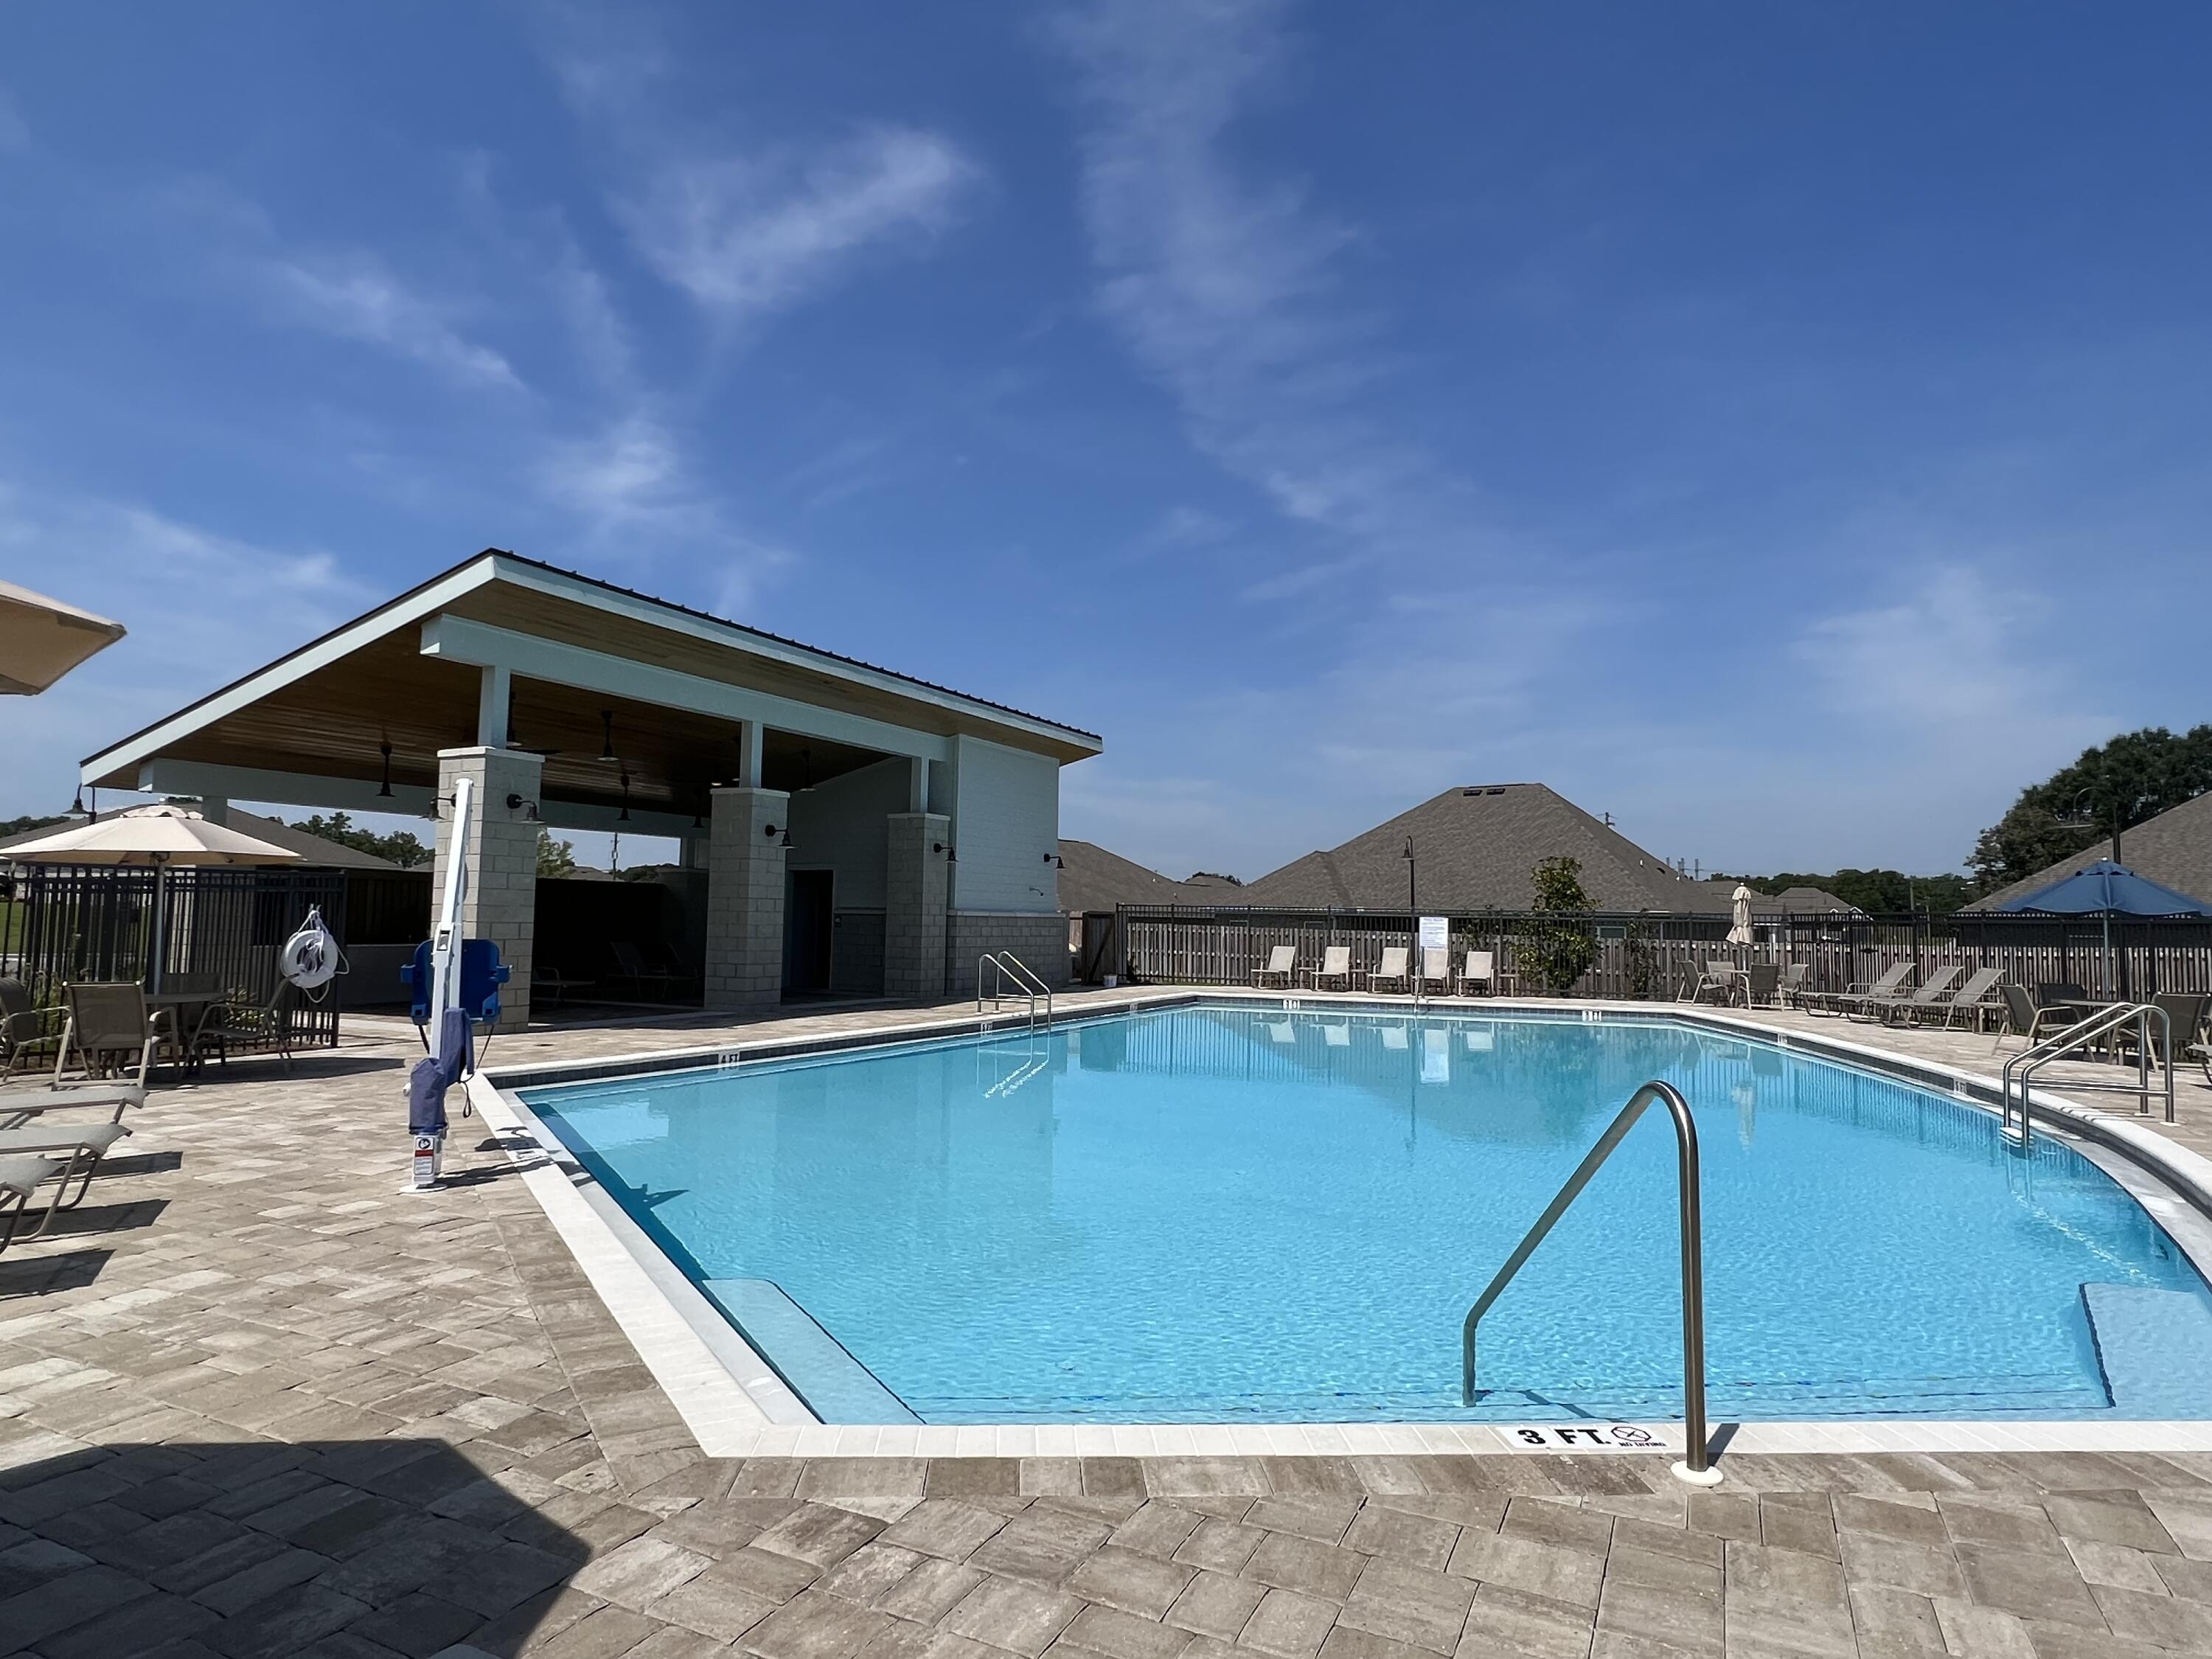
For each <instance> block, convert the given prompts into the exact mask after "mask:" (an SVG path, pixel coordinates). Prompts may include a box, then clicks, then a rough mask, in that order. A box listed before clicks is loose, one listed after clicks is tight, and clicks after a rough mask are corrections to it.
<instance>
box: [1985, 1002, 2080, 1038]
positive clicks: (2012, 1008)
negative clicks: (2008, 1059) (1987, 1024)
mask: <svg viewBox="0 0 2212 1659" xmlns="http://www.w3.org/2000/svg"><path fill="white" fill-rule="evenodd" d="M1997 1000H1998V1001H1999V1003H2000V1004H2001V1005H2002V1007H2003V1009H2004V1018H2003V1019H2002V1020H2000V1021H1999V1022H1998V1023H1997V1035H1996V1041H1995V1042H1992V1043H1990V1053H1991V1054H1995V1053H1996V1051H1997V1050H1998V1049H2000V1048H2003V1047H2004V1040H2005V1039H2006V1038H2007V1037H2008V1036H2017V1037H2024V1038H2026V1039H2027V1047H2029V1048H2033V1047H2035V1045H2036V1044H2037V1043H2039V1042H2042V1041H2043V1039H2044V1038H2045V1037H2046V1036H2049V1035H2050V1034H2051V1032H2053V1031H2056V1030H2060V1029H2061V1028H2062V1027H2064V1026H2068V1025H2071V1024H2074V1023H2075V1021H2076V1020H2078V1019H2080V1018H2081V1015H2080V1014H2079V1013H2078V1012H2075V1010H2073V1009H2071V1008H2049V1007H2045V1008H2039V1007H2037V1006H2036V1005H2035V999H2034V998H2033V997H2031V996H2030V995H2028V994H2027V987H2026V986H2024V985H2000V986H1998V987H1997Z"/></svg>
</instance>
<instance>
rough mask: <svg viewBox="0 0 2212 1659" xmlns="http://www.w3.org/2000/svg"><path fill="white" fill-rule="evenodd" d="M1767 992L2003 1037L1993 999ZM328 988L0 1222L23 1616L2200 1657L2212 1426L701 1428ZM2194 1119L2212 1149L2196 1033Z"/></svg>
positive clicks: (13, 1522) (17, 1584)
mask: <svg viewBox="0 0 2212 1659" xmlns="http://www.w3.org/2000/svg"><path fill="white" fill-rule="evenodd" d="M1086 1000H1101V999H1100V998H1099V997H1098V995H1097V994H1074V995H1071V996H1067V997H1063V998H1062V999H1061V1006H1063V1007H1066V1006H1081V1005H1082V1004H1083V1003H1084V1002H1085V1001H1086ZM962 1007H963V1005H957V1004H955V1005H945V1006H943V1007H940V1008H936V1009H905V1010H884V1009H871V1010H866V1011H857V1012H827V1013H819V1014H813V1015H808V1016H804V1017H787V1018H778V1019H775V1020H774V1021H773V1022H762V1023H754V1024H747V1025H743V1026H738V1025H728V1024H719V1023H714V1022H710V1021H707V1020H702V1019H694V1020H690V1021H688V1022H683V1023H680V1024H663V1025H653V1026H644V1027H635V1026H634V1027H629V1028H623V1029H607V1028H584V1027H579V1028H571V1029H564V1030H532V1031H530V1032H526V1033H521V1034H518V1035H514V1036H501V1037H500V1038H498V1039H496V1040H495V1042H494V1043H493V1044H492V1048H491V1052H490V1054H489V1057H488V1058H489V1064H490V1065H491V1066H494V1067H500V1066H514V1065H519V1064H525V1063H529V1062H532V1061H538V1060H568V1059H574V1058H579V1057H586V1056H593V1055H605V1054H634V1053H641V1052H646V1051H650V1050H656V1049H665V1048H699V1047H714V1046H718V1045H719V1044H721V1043H723V1042H742V1041H756V1040H759V1039H760V1038H762V1037H763V1036H769V1035H771V1034H773V1035H774V1036H779V1037H781V1036H787V1035H793V1036H795V1035H804V1034H809V1033H813V1032H818V1031H824V1030H849V1029H854V1028H858V1027H862V1026H866V1027H878V1026H882V1025H885V1024H894V1023H908V1022H919V1021H924V1020H929V1019H933V1018H943V1017H944V1016H945V1014H946V1013H948V1012H959V1011H960V1010H961V1008H962ZM1756 1018H1759V1020H1760V1021H1761V1022H1762V1023H1767V1024H1774V1025H1777V1026H1784V1027H1789V1026H1798V1027H1803V1028H1807V1029H1810V1030H1815V1031H1818V1032H1820V1034H1823V1035H1829V1036H1847V1037H1850V1038H1854V1039H1856V1040H1859V1041H1865V1042H1877V1043H1881V1044H1884V1045H1886V1046H1888V1047H1891V1048H1895V1049H1897V1050H1898V1051H1899V1052H1903V1053H1907V1054H1917V1055H1919V1056H1921V1057H1923V1058H1929V1059H1935V1060H1943V1061H1945V1062H1947V1063H1950V1064H1956V1065H1963V1066H1971V1067H1972V1068H1973V1069H1975V1070H1978V1071H1983V1072H1987V1071H1990V1070H1992V1069H1994V1068H1993V1066H1992V1065H1991V1064H1990V1058H1989V1051H1990V1040H1989V1039H1988V1038H1987V1037H1986V1036H1984V1037H1979V1038H1977V1037H1974V1036H1972V1035H1971V1034H1967V1033H1952V1034H1943V1033H1936V1032H1927V1033H1905V1034H1887V1033H1882V1032H1880V1031H1879V1030H1876V1029H1875V1028H1869V1027H1863V1026H1846V1025H1844V1023H1843V1022H1840V1021H1833V1020H1814V1019H1811V1018H1808V1017H1805V1016H1800V1015H1793V1014H1761V1015H1759V1016H1757V1017H1756ZM348 1026H349V1031H348V1036H347V1037H346V1039H345V1041H344V1042H343V1046H342V1047H341V1048H339V1049H338V1050H337V1052H336V1053H328V1052H325V1053H324V1054H318V1055H314V1056H311V1057H307V1058H304V1059H303V1060H301V1062H300V1064H299V1066H298V1067H297V1069H296V1071H295V1073H294V1074H293V1075H291V1076H289V1077H286V1076H285V1075H283V1073H281V1072H280V1071H279V1070H278V1069H277V1068H276V1066H274V1065H273V1064H270V1063H266V1062H255V1063H250V1064H249V1063H240V1065H238V1066H234V1067H233V1068H232V1070H231V1071H230V1073H228V1076H226V1075H224V1074H222V1073H210V1075H209V1076H207V1077H206V1078H204V1079H200V1080H197V1081H196V1082H193V1083H191V1084H188V1085H184V1086H180V1087H175V1088H168V1089H162V1090H160V1091H157V1092H156V1093H155V1096H154V1097H153V1100H152V1102H151V1103H150V1104H149V1106H148V1108H147V1109H145V1110H143V1112H138V1113H134V1114H133V1115H131V1120H130V1121H131V1125H132V1127H134V1129H135V1130H136V1133H135V1134H134V1135H133V1136H132V1138H131V1140H130V1142H129V1143H128V1145H127V1148H126V1149H125V1154H124V1155H122V1156H119V1157H118V1158H115V1159H112V1160H111V1161H110V1164H109V1165H108V1166H107V1169H108V1172H106V1173H104V1174H103V1175H102V1176H101V1177H100V1180H99V1181H98V1182H96V1183H95V1186H94V1194H93V1198H92V1200H88V1202H87V1204H86V1206H84V1207H83V1208H82V1210H80V1211H78V1212H73V1213H72V1214H71V1215H70V1216H68V1217H65V1218H64V1223H65V1225H58V1226H57V1229H56V1231H55V1233H54V1235H53V1236H52V1237H48V1238H45V1239H41V1240H39V1241H36V1242H33V1243H28V1244H20V1245H18V1246H16V1247H15V1249H11V1250H10V1251H9V1252H8V1254H7V1255H5V1256H0V1655H6V1654H16V1653H21V1654H30V1655H35V1656H42V1659H94V1656H97V1659H106V1656H133V1659H135V1656H140V1655H156V1654H158V1655H161V1656H164V1659H197V1656H205V1655H209V1654H221V1655H227V1656H231V1659H248V1656H261V1655H267V1656H290V1655H317V1656H324V1655H327V1656H332V1659H339V1656H345V1659H384V1656H388V1655H393V1654H400V1655H407V1656H417V1659H419V1656H428V1655H435V1654H441V1653H443V1654H450V1655H455V1656H463V1659H465V1656H470V1655H472V1654H492V1655H501V1656H505V1655H513V1654H520V1653H543V1654H546V1655H550V1656H558V1659H615V1656H624V1655H628V1656H635V1659H690V1656H695V1655H706V1654H718V1653H730V1652H737V1653H750V1654H755V1655H758V1656H763V1659H837V1656H848V1655H868V1656H877V1655H881V1656H886V1659H889V1656H898V1659H906V1656H928V1659H1004V1656H1006V1654H1009V1653H1011V1654H1017V1655H1022V1656H1029V1659H1035V1656H1037V1655H1041V1654H1044V1653H1047V1652H1052V1653H1057V1654H1061V1655H1066V1656H1092V1659H1095V1656H1103V1659H1176V1656H1182V1659H1210V1656H1214V1655H1222V1654H1228V1653H1232V1652H1247V1653H1252V1654H1264V1655H1268V1656H1272V1659H1305V1656H1309V1655H1313V1654H1316V1653H1318V1654H1321V1655H1322V1656H1324V1659H1417V1656H1423V1655H1437V1654H1444V1655H1452V1656H1455V1659H1456V1656H1466V1659H1475V1656H1483V1659H1487V1656H1516V1659H1517V1656H1524V1655H1525V1656H1552V1655H1560V1656H1583V1655H1597V1656H1614V1659H1668V1656H1676V1655H1729V1656H1766V1655H1804V1656H1824V1655H1839V1656H1848V1655H1853V1654H1857V1655H1862V1656H1867V1659H1875V1656H1891V1655H1899V1656H1908V1655H1942V1654H1951V1655H1958V1656H1983V1655H1990V1656H2015V1655H2017V1656H2037V1659H2059V1656H2081V1659H2089V1656H2096V1659H2129V1656H2139V1655H2148V1654H2154V1653H2172V1652H2180V1653H2196V1654H2212V1455H2206V1454H2197V1453H2190V1452H2167V1453H2148V1452H2138V1453H2106V1454H2093V1453H2011V1454H1967V1455H1951V1454H1945V1455H1886V1456H1818V1455H1790V1456H1770V1455H1758V1456H1754V1455H1740V1454H1739V1455H1726V1456H1724V1457H1723V1468H1724V1469H1725V1472H1726V1474H1727V1476H1728V1480H1727V1482H1726V1484H1725V1485H1724V1486H1722V1487H1721V1488H1719V1489H1718V1490H1717V1491H1714V1492H1691V1491H1689V1490H1688V1489H1687V1488H1686V1487H1684V1486H1681V1485H1680V1483H1679V1482H1677V1481H1676V1480H1674V1479H1673V1478H1672V1476H1671V1475H1669V1474H1668V1471H1667V1467H1666V1463H1665V1461H1664V1460H1663V1459H1661V1458H1656V1457H1650V1456H1642V1455H1621V1454H1601V1455H1563V1454H1535V1455H1514V1456H1508V1455H1498V1456H1484V1457H1477V1456H1466V1457H1446V1456H1306V1457H1251V1458H1200V1457H1149V1458H1126V1457H1098V1458H1060V1457H1023V1458H1012V1457H1009V1458H933V1459H922V1458H905V1457H884V1458H867V1457H839V1458H831V1459H821V1460H814V1461H806V1460H795V1459H781V1458H753V1459H748V1460H743V1461H733V1460H726V1459H714V1458H709V1457H707V1456H706V1455H703V1454H702V1452H701V1451H700V1450H699V1449H698V1447H697V1445H696V1443H695V1442H694V1441H693V1440H692V1438H691V1437H690V1431H688V1430H687V1429H686V1427H685V1426H684V1421H683V1419H681V1418H680V1417H679V1416H678V1413H677V1412H676V1410H675V1408H674V1407H673V1406H671V1403H670V1402H669V1401H668V1400H667V1398H666V1397H665V1395H663V1394H662V1393H661V1391H660V1389H659V1387H658V1386H657V1385H656V1384H655V1383H654V1381H653V1376H652V1374H651V1373H650V1372H649V1371H648V1370H647V1369H646V1367H645V1366H644V1365H643V1364H641V1361H640V1360H639V1358H638V1357H637V1355H636V1353H635V1352H634V1351H633V1350H632V1349H631V1347H630V1346H629V1341H628V1340H627V1338H625V1337H624V1335H623V1333H622V1330H621V1328H619V1327H618V1326H617V1324H616V1322H615V1321H614V1319H613V1318H612V1316H611V1315H610V1314H609V1313H608V1312H607V1310H606V1309H605V1307H604V1306H603V1305H602V1304H601V1303H600V1301H599V1297H597V1295H596V1294H595V1293H594V1292H593V1291H592V1288H591V1286H590V1285H589V1284H588V1283H587V1281H586V1279H585V1278H584V1275H583V1273H582V1272H581V1271H580V1268H579V1267H577V1266H576V1264H575V1262H574V1259H573V1258H572V1256H571V1255H570V1254H569V1252H568V1248H567V1247H566V1245H565V1244H564V1243H562V1240H561V1239H560V1238H559V1237H557V1236H556V1233H555V1232H554V1231H553V1229H552V1227H551V1225H550V1224H549V1223H548V1221H547V1220H546V1218H545V1217H544V1213H543V1212H542V1211H541V1210H540V1209H539V1207H538V1204H537V1202H536V1200H534V1199H533V1198H532V1196H531V1194H530V1193H529V1192H528V1191H527V1189H526V1188H525V1186H524V1184H523V1182H522V1181H521V1180H520V1178H519V1177H518V1175H517V1169H518V1165H517V1164H515V1163H514V1162H513V1160H512V1159H511V1158H509V1157H508V1155H507V1152H505V1151H504V1150H503V1149H501V1148H500V1147H499V1146H496V1144H492V1143H486V1142H483V1141H482V1139H481V1137H480V1135H479V1134H478V1133H477V1130H478V1127H479V1126H478V1124H477V1121H475V1120H460V1121H457V1123H456V1126H455V1129H456V1133H455V1135H454V1137H453V1140H452V1141H451V1142H450V1143H449V1145H450V1146H451V1147H452V1149H453V1151H452V1152H451V1153H450V1155H449V1159H448V1166H447V1167H448V1176H449V1181H448V1184H447V1186H446V1187H445V1188H442V1189H441V1190H439V1191H437V1192H435V1193H428V1194H410V1193H406V1192H404V1191H402V1189H401V1188H402V1186H403V1182H404V1168H403V1166H404V1163H405V1145H406V1144H405V1140H404V1135H402V1134H401V1133H398V1127H399V1125H400V1124H401V1122H402V1121H403V1112H404V1107H403V1104H402V1102H401V1096H400V1085H401V1079H402V1077H403V1074H404V1067H405V1066H406V1065H407V1064H408V1063H409V1062H410V1061H411V1060H412V1059H413V1058H414V1057H415V1055H416V1053H417V1052H419V1051H418V1050H417V1049H416V1047H415V1043H414V1039H413V1036H412V1035H411V1033H409V1032H407V1031H406V1030H404V1028H403V1027H401V1026H399V1025H398V1024H395V1023H392V1022H379V1021H349V1023H348ZM2072 1074H2073V1075H2075V1076H2101V1077H2104V1078H2107V1079H2108V1078H2110V1077H2111V1076H2112V1073H2111V1072H2110V1071H2109V1070H2106V1069H2104V1068H2096V1069H2094V1070H2085V1071H2082V1072H2079V1073H2072ZM2067 1075H2069V1071H2068V1070H2067V1069H2066V1068H2060V1069H2059V1070H2057V1071H2055V1072H2054V1073H2051V1074H2049V1075H2048V1081H2049V1082H2050V1084H2051V1086H2052V1088H2053V1089H2054V1090H2055V1091H2058V1092H2061V1093H2063V1091H2064V1083H2065V1078H2066V1076H2067ZM2085 1098H2086V1101H2087V1103H2089V1104H2092V1105H2094V1106H2097V1107H2099V1108H2100V1109H2105V1110H2107V1111H2110V1110H2113V1109H2115V1108H2116V1107H2118V1108H2120V1109H2125V1106H2126V1103H2124V1102H2123V1101H2121V1100H2120V1099H2119V1097H2113V1096H2101V1097H2100V1096H2090V1097H2085ZM2179 1112H2180V1120H2181V1121H2180V1122H2179V1124H2178V1125H2177V1126H2175V1127H2173V1128H2172V1130H2170V1131H2168V1130H2165V1129H2164V1127H2163V1126H2160V1128H2161V1132H2162V1133H2172V1136H2173V1138H2174V1139H2177V1140H2178V1141H2179V1142H2180V1143H2181V1144H2183V1145H2184V1146H2189V1147H2191V1148H2192V1149H2193V1150H2196V1151H2198V1152H2212V1091H2208V1090H2207V1089H2206V1088H2205V1086H2204V1083H2203V1075H2202V1073H2200V1072H2191V1073H2187V1074H2186V1075H2185V1076H2184V1077H2183V1078H2182V1079H2181V1083H2180V1107H2179Z"/></svg>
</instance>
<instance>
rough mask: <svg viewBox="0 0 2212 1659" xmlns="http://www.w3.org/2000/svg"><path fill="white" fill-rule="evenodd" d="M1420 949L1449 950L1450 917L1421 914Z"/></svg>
mask: <svg viewBox="0 0 2212 1659" xmlns="http://www.w3.org/2000/svg"><path fill="white" fill-rule="evenodd" d="M1421 949H1423V950H1424V951H1449V950H1450V949H1451V918H1450V917H1449V916H1423V917H1422V918H1421Z"/></svg>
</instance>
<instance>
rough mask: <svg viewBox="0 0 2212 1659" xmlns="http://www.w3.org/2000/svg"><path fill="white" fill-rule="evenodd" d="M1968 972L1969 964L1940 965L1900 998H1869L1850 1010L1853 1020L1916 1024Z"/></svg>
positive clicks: (1939, 1004) (1938, 1005)
mask: <svg viewBox="0 0 2212 1659" xmlns="http://www.w3.org/2000/svg"><path fill="white" fill-rule="evenodd" d="M1965 972H1966V963H1963V962H1954V963H1951V964H1950V965H1949V966H1948V967H1946V968H1938V969H1936V971H1935V972H1934V973H1933V974H1931V975H1929V976H1928V977H1927V978H1926V979H1924V980H1923V981H1921V982H1920V983H1919V985H1917V987H1914V988H1913V990H1912V992H1911V994H1909V995H1906V996H1901V997H1867V998H1865V999H1863V1000H1862V1001H1861V1002H1860V1003H1859V1005H1858V1006H1857V1007H1856V1008H1853V1009H1850V1011H1849V1012H1850V1016H1851V1018H1853V1019H1867V1020H1873V1019H1878V1020H1880V1021H1881V1023H1882V1024H1885V1025H1894V1024H1899V1023H1911V1024H1918V1023H1919V1020H1920V1016H1921V1015H1922V1014H1923V1012H1926V1011H1927V1010H1929V1009H1931V1008H1936V1007H1940V1006H1942V998H1944V997H1946V996H1948V995H1949V994H1950V993H1951V990H1952V988H1953V987H1954V986H1956V985H1957V984H1958V982H1959V977H1960V975H1962V974H1964V973H1965Z"/></svg>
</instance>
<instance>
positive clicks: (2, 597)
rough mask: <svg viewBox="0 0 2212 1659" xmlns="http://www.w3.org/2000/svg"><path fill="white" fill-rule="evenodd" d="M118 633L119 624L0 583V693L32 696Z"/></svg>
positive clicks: (120, 625) (110, 640) (8, 584)
mask: <svg viewBox="0 0 2212 1659" xmlns="http://www.w3.org/2000/svg"><path fill="white" fill-rule="evenodd" d="M122 637H123V624H122V623H114V622H110V621H108V620H107V618H106V617H95V616H94V615H93V614H92V612H91V611H80V610H78V609H77V608H76V606H75V605H64V604H63V603H62V602H61V601H60V600H59V599H48V598H46V595H45V594H43V593H33V592H31V590H30V589H29V588H27V587H18V586H15V583H13V582H0V694H5V695H9V696H19V697H29V696H37V695H38V694H39V693H40V692H41V691H43V690H46V688H47V687H48V686H50V685H52V684H53V683H54V682H55V681H56V680H58V679H59V678H61V677H62V676H63V675H64V674H66V673H68V672H69V671H70V669H72V668H74V667H76V665H78V664H79V663H81V662H82V661H83V660H84V659H86V658H87V657H89V656H91V655H92V654H93V653H94V652H97V651H105V650H106V648H107V647H109V646H111V645H112V644H114V643H115V642H116V641H118V640H119V639H121V638H122Z"/></svg>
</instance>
